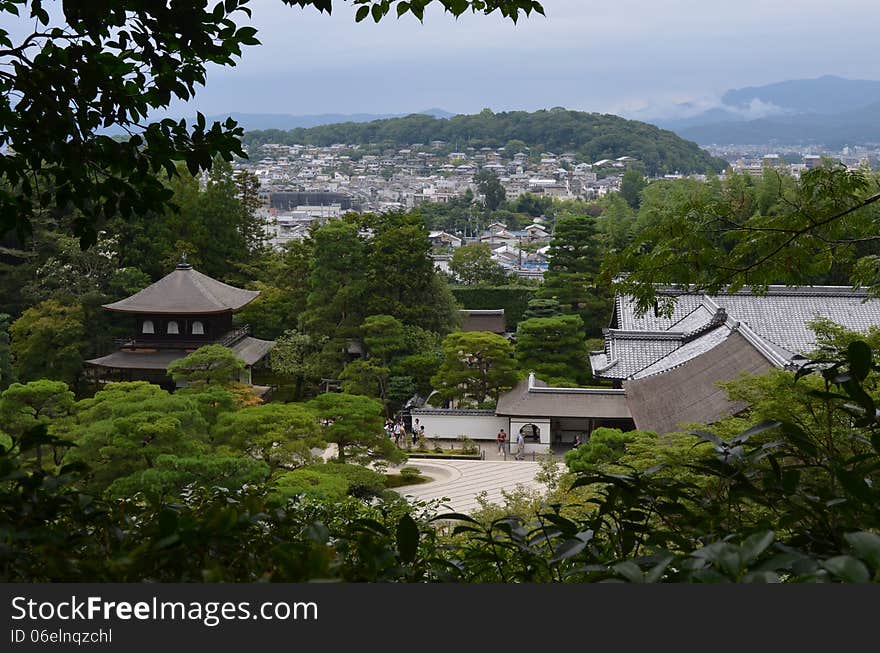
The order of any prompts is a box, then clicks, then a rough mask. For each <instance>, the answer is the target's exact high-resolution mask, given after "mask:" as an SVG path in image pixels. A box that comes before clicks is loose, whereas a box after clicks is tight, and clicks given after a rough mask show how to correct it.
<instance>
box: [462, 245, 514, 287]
mask: <svg viewBox="0 0 880 653" xmlns="http://www.w3.org/2000/svg"><path fill="white" fill-rule="evenodd" d="M449 269H450V270H452V273H453V274H454V275H455V277H456V279H457V280H458V281H459V282H461V283H463V284H464V285H466V286H476V285H487V286H497V285H502V284H504V282H505V281H506V280H507V273H506V272H505V271H504V268H503V267H501V265H500V264H499V263H498V262H497V261H494V260H492V250H491V248H490V247H489V245H488V244H486V243H468V244H467V245H462V246H461V247H458V248H456V250H455V252H453V254H452V260H450V261H449Z"/></svg>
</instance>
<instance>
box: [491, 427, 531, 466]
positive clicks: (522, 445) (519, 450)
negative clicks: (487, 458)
mask: <svg viewBox="0 0 880 653" xmlns="http://www.w3.org/2000/svg"><path fill="white" fill-rule="evenodd" d="M495 439H496V440H497V441H498V453H501V454H503V453H505V446H506V444H507V433H505V432H504V429H501V430H500V431H498V435H497V436H496V437H495ZM525 455H526V439H525V437H523V434H522V431H520V432H519V433H517V435H516V455H515V456H514V458H515V459H516V460H522V459H523V458H525Z"/></svg>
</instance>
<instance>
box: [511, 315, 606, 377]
mask: <svg viewBox="0 0 880 653" xmlns="http://www.w3.org/2000/svg"><path fill="white" fill-rule="evenodd" d="M516 361H517V364H518V365H519V368H520V369H521V370H523V371H527V372H534V373H535V374H536V375H537V376H538V377H539V378H540V379H541V380H542V381H546V382H547V383H549V384H550V385H559V384H565V385H577V384H579V383H586V382H587V381H588V377H589V364H588V357H587V343H586V340H585V339H584V324H583V322H582V321H581V318H580V317H579V316H577V315H561V316H558V317H535V318H531V319H528V320H523V321H522V322H520V323H519V326H518V327H517V330H516Z"/></svg>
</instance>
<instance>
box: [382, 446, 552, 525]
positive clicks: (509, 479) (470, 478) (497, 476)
mask: <svg viewBox="0 0 880 653" xmlns="http://www.w3.org/2000/svg"><path fill="white" fill-rule="evenodd" d="M406 464H407V466H409V467H418V468H419V469H420V470H422V473H423V474H424V475H425V476H430V477H431V478H433V479H434V480H433V481H432V482H430V483H423V484H421V485H407V486H404V487H400V488H396V491H397V492H398V493H399V494H401V495H402V496H404V497H412V498H414V499H420V500H430V499H443V498H445V499H448V500H447V501H444V502H443V505H444V506H445V507H448V509H449V510H451V511H453V512H461V513H470V512H471V511H473V510H475V509H477V508H478V507H479V505H478V504H477V499H476V497H477V495H478V494H479V493H480V492H482V491H484V490H485V491H486V494H487V498H488V499H489V501H491V502H493V503H502V502H503V501H502V496H501V490H512V489H514V488H515V487H516V486H517V485H519V484H522V485H525V486H527V487H533V488H536V489H544V487H543V485H542V484H541V483H538V482H537V481H536V480H535V474H537V473H538V471H539V470H540V464H539V463H537V462H531V461H529V460H521V461H520V460H508V461H502V460H427V459H420V458H411V459H410V460H409V461H408V462H407V463H406Z"/></svg>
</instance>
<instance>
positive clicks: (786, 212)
mask: <svg viewBox="0 0 880 653" xmlns="http://www.w3.org/2000/svg"><path fill="white" fill-rule="evenodd" d="M877 188H878V186H877V180H876V178H874V177H873V176H871V175H869V174H868V173H866V172H864V171H847V170H845V169H843V168H837V167H827V168H819V169H815V170H811V171H809V172H807V173H805V174H804V175H803V176H802V177H801V179H800V181H799V182H795V181H794V180H792V179H791V178H790V177H786V176H784V175H778V174H777V173H768V174H767V175H765V177H764V178H763V179H762V180H760V181H757V182H756V181H755V180H753V179H752V178H751V177H749V176H748V175H744V176H741V175H732V176H730V177H729V178H727V179H726V180H725V182H724V183H723V184H722V183H720V182H715V183H709V184H701V183H697V182H689V183H674V182H670V183H667V182H657V183H654V184H651V185H650V186H648V187H647V188H646V189H645V193H644V194H643V202H642V207H641V210H640V212H639V217H638V221H637V234H636V236H635V239H634V240H633V241H632V243H631V244H630V245H629V246H628V247H626V249H624V250H623V251H622V252H620V253H619V254H616V255H614V256H611V257H609V259H608V260H607V261H606V264H605V266H604V271H605V275H606V278H607V279H609V280H610V279H612V278H613V279H616V280H617V283H616V289H617V290H619V291H621V292H625V293H627V294H631V295H633V296H634V297H635V299H636V301H637V303H638V306H639V308H640V309H641V310H648V309H650V308H652V306H653V304H654V302H655V301H657V302H658V307H659V310H661V312H667V311H668V310H670V309H671V303H670V302H671V300H670V299H669V298H664V297H660V296H658V295H657V293H656V290H657V287H658V284H671V285H675V286H682V287H684V286H687V287H690V288H691V289H692V290H705V291H707V292H709V293H717V292H719V291H721V290H725V291H727V292H735V291H736V290H737V289H739V288H742V287H744V286H747V287H750V288H752V289H753V290H755V291H757V292H761V291H762V290H764V289H766V287H767V286H768V285H770V284H793V285H797V284H803V283H829V282H830V283H854V284H859V285H862V286H865V287H868V288H877V287H880V286H878V283H880V276H878V275H877V269H878V268H877V261H878V260H880V259H878V256H880V254H878V250H877V239H876V237H875V236H874V233H875V231H876V222H877V216H878V213H877V211H878V209H877V201H878V200H880V193H878V192H877ZM624 275H625V277H624Z"/></svg>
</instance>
